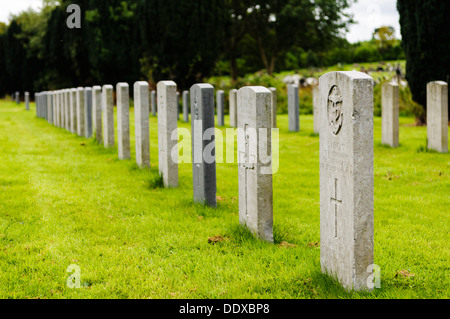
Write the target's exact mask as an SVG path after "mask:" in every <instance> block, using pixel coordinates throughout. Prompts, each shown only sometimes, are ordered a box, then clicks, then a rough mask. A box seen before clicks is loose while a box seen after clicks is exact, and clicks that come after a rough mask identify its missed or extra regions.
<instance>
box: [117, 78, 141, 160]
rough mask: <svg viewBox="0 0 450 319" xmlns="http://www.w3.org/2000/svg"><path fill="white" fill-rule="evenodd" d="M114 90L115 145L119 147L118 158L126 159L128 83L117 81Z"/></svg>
mask: <svg viewBox="0 0 450 319" xmlns="http://www.w3.org/2000/svg"><path fill="white" fill-rule="evenodd" d="M116 92H117V146H118V149H119V159H120V160H127V159H130V158H131V155H130V87H129V85H128V83H117V85H116ZM135 107H136V105H135Z"/></svg>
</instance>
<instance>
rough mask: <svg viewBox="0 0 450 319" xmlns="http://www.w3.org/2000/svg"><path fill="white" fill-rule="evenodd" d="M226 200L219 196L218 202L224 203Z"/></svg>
mask: <svg viewBox="0 0 450 319" xmlns="http://www.w3.org/2000/svg"><path fill="white" fill-rule="evenodd" d="M224 200H225V199H224V198H223V197H222V196H217V201H218V202H223V201H224Z"/></svg>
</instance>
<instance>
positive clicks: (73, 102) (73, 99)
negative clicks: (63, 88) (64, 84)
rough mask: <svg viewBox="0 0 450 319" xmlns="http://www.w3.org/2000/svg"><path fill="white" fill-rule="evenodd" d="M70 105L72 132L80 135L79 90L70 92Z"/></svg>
mask: <svg viewBox="0 0 450 319" xmlns="http://www.w3.org/2000/svg"><path fill="white" fill-rule="evenodd" d="M69 97H70V98H69V104H70V132H72V133H73V134H77V133H78V117H77V116H78V114H77V89H70V90H69Z"/></svg>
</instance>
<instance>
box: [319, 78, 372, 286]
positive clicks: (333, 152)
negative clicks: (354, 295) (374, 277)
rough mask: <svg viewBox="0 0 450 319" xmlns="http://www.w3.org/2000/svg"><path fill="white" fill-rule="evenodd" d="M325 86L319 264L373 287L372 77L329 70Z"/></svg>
mask: <svg viewBox="0 0 450 319" xmlns="http://www.w3.org/2000/svg"><path fill="white" fill-rule="evenodd" d="M319 83H320V84H319V86H320V88H319V89H320V105H319V107H320V110H319V127H320V133H319V134H320V262H321V268H322V272H324V273H326V274H329V275H330V276H332V277H334V278H336V279H337V280H338V281H339V282H340V283H341V284H342V285H343V287H344V288H345V289H347V290H352V289H353V290H356V291H361V290H370V288H369V287H368V285H367V281H368V277H369V275H371V274H370V273H368V267H369V266H371V265H372V264H373V240H374V239H373V227H374V226H373V218H374V217H373V213H374V150H373V148H374V141H373V140H374V128H373V83H374V82H373V79H372V78H371V77H370V76H368V75H366V74H365V73H362V72H330V73H327V74H325V75H323V76H322V77H321V78H320V80H319Z"/></svg>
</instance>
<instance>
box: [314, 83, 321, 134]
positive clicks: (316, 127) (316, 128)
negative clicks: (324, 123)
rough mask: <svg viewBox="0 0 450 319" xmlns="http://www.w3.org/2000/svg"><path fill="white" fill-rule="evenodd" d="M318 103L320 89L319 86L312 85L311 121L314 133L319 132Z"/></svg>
mask: <svg viewBox="0 0 450 319" xmlns="http://www.w3.org/2000/svg"><path fill="white" fill-rule="evenodd" d="M319 105H320V91H319V86H317V85H315V86H313V121H314V133H315V134H319V130H320V128H319Z"/></svg>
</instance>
